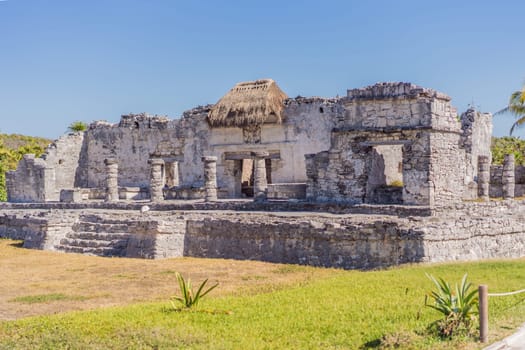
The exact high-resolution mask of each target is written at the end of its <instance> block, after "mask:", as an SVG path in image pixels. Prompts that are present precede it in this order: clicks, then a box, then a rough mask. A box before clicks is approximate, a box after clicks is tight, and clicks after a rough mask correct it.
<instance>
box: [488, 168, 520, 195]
mask: <svg viewBox="0 0 525 350" xmlns="http://www.w3.org/2000/svg"><path fill="white" fill-rule="evenodd" d="M514 179H515V181H516V184H515V188H514V196H516V197H523V196H525V166H523V165H518V166H516V168H515V169H514ZM502 180H503V165H492V166H491V167H490V186H489V195H490V197H493V198H500V197H503V183H502Z"/></svg>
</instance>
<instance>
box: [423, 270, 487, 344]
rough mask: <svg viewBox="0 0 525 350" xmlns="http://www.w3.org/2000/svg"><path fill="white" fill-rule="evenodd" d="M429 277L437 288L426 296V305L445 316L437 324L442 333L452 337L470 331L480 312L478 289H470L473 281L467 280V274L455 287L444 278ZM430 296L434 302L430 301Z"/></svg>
mask: <svg viewBox="0 0 525 350" xmlns="http://www.w3.org/2000/svg"><path fill="white" fill-rule="evenodd" d="M427 277H428V278H429V279H430V280H431V281H432V282H433V283H434V285H435V286H436V290H434V291H432V292H431V293H430V294H429V295H427V296H425V305H426V306H428V307H430V308H432V309H434V310H437V311H439V312H440V313H441V314H443V316H444V318H443V319H442V320H439V321H438V322H437V324H436V325H437V327H438V330H439V333H440V335H442V336H446V337H450V336H452V335H453V334H456V333H458V332H459V331H462V330H464V331H466V332H467V333H470V331H471V329H472V325H473V321H474V320H475V318H476V315H477V313H478V307H477V306H478V295H477V290H476V289H474V290H470V288H471V287H472V283H470V282H467V274H465V275H463V278H462V279H461V284H460V285H458V284H457V283H456V285H455V288H454V289H452V287H451V286H450V284H449V283H448V282H446V281H445V280H444V279H442V278H437V279H436V278H435V277H434V276H432V275H428V274H427ZM429 296H430V298H432V299H433V303H428V297H429Z"/></svg>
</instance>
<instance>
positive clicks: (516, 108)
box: [495, 87, 525, 136]
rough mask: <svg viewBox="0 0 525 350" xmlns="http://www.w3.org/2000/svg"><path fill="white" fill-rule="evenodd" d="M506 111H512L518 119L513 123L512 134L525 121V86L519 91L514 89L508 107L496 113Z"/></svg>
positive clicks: (510, 133)
mask: <svg viewBox="0 0 525 350" xmlns="http://www.w3.org/2000/svg"><path fill="white" fill-rule="evenodd" d="M505 113H511V114H514V115H515V116H516V121H515V122H514V124H512V127H511V128H510V132H509V135H510V136H512V132H513V131H514V129H515V128H516V127H520V126H523V124H524V123H525V87H523V88H522V89H521V90H519V91H514V92H513V93H512V94H511V95H510V98H509V103H508V105H507V107H505V108H503V109H502V110H500V111H498V112H496V113H495V115H498V114H505Z"/></svg>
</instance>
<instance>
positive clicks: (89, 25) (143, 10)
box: [0, 0, 525, 138]
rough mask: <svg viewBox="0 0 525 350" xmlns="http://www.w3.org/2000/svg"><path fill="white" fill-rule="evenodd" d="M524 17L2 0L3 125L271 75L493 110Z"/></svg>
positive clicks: (514, 61)
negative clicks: (413, 92)
mask: <svg viewBox="0 0 525 350" xmlns="http://www.w3.org/2000/svg"><path fill="white" fill-rule="evenodd" d="M524 14H525V1H523V0H508V1H499V2H497V1H488V0H487V1H473V0H472V1H470V0H461V1H460V0H454V1H449V0H441V1H421V0H418V1H415V0H414V1H412V0H406V1H403V0H398V1H394V0H374V1H365V0H359V1H353V0H346V1H335V0H323V1H309V0H303V1H285V0H280V1H274V0H266V1H250V0H244V1H227V0H222V1H198V0H194V1H190V0H186V1H178V0H85V1H82V0H75V1H72V0H49V1H43V0H7V1H0V120H1V123H0V131H1V132H3V133H22V134H28V135H35V136H45V137H50V138H57V137H58V136H60V135H61V134H62V133H63V132H65V130H66V128H67V126H68V125H69V124H70V123H71V122H72V121H75V120H82V121H85V122H91V121H93V120H101V119H103V120H108V121H111V122H117V121H118V120H119V118H120V115H121V114H125V113H129V112H133V113H139V112H149V113H153V114H167V115H168V116H169V117H171V118H178V117H179V116H180V115H181V114H182V112H183V111H184V110H186V109H190V108H192V107H194V106H196V105H199V104H207V103H215V102H216V101H217V100H218V99H219V98H220V97H221V96H222V95H224V94H225V93H226V92H227V91H228V90H229V89H230V88H231V87H232V86H233V85H234V84H235V83H236V82H238V81H245V80H253V79H258V78H273V79H275V80H276V81H277V83H278V84H279V85H280V86H281V88H282V89H283V90H284V91H285V92H286V93H287V94H288V95H289V96H291V97H295V96H297V95H302V96H314V95H315V96H326V97H330V96H335V95H341V96H342V95H344V94H345V93H346V89H347V88H357V87H362V86H366V85H370V84H374V83H376V82H379V81H408V82H413V83H416V84H418V85H421V86H424V87H430V88H434V89H436V90H439V91H442V92H444V93H447V94H448V95H450V96H451V97H452V103H453V104H454V105H455V106H456V107H457V108H458V110H459V111H460V112H461V111H464V110H465V109H466V108H467V107H468V105H469V104H470V103H471V102H472V101H474V104H475V105H476V106H477V107H479V109H480V110H482V111H488V112H494V111H497V110H499V109H500V108H502V107H503V106H504V105H505V104H506V103H507V100H508V96H509V95H510V93H511V92H512V91H514V90H518V89H520V88H521V86H522V84H523V83H524V81H525V69H524V65H523V63H524V62H525V60H524V58H525V45H523V40H524V39H523V38H524V32H525V29H524V28H523V22H524ZM513 120H514V119H513V117H512V116H499V117H496V118H495V120H494V125H495V127H494V133H495V135H498V136H501V135H504V134H507V133H508V129H509V127H510V125H511V123H512V121H513ZM517 135H519V136H522V137H523V135H525V128H524V129H521V130H519V131H518V133H517Z"/></svg>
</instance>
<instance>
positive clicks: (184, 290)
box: [171, 272, 219, 310]
mask: <svg viewBox="0 0 525 350" xmlns="http://www.w3.org/2000/svg"><path fill="white" fill-rule="evenodd" d="M175 276H176V277H177V281H178V282H179V289H180V293H181V296H176V295H174V296H172V297H171V305H172V306H173V308H174V309H175V310H180V309H183V308H186V309H189V308H191V307H193V306H196V305H197V304H198V303H199V301H200V300H201V299H202V298H204V296H205V295H206V294H208V293H209V292H211V291H212V290H213V289H215V288H216V287H217V286H218V285H219V284H218V283H217V284H214V285H213V286H211V287H209V288H208V289H206V290H204V287H205V286H206V283H208V279H205V280H204V281H203V282H202V283H201V285H200V286H199V288H198V289H197V292H194V290H193V287H192V285H191V280H190V279H189V278H188V280H185V279H184V277H182V275H181V274H180V273H178V272H177V273H176V274H175ZM177 303H178V304H181V306H179V305H178V304H177Z"/></svg>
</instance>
